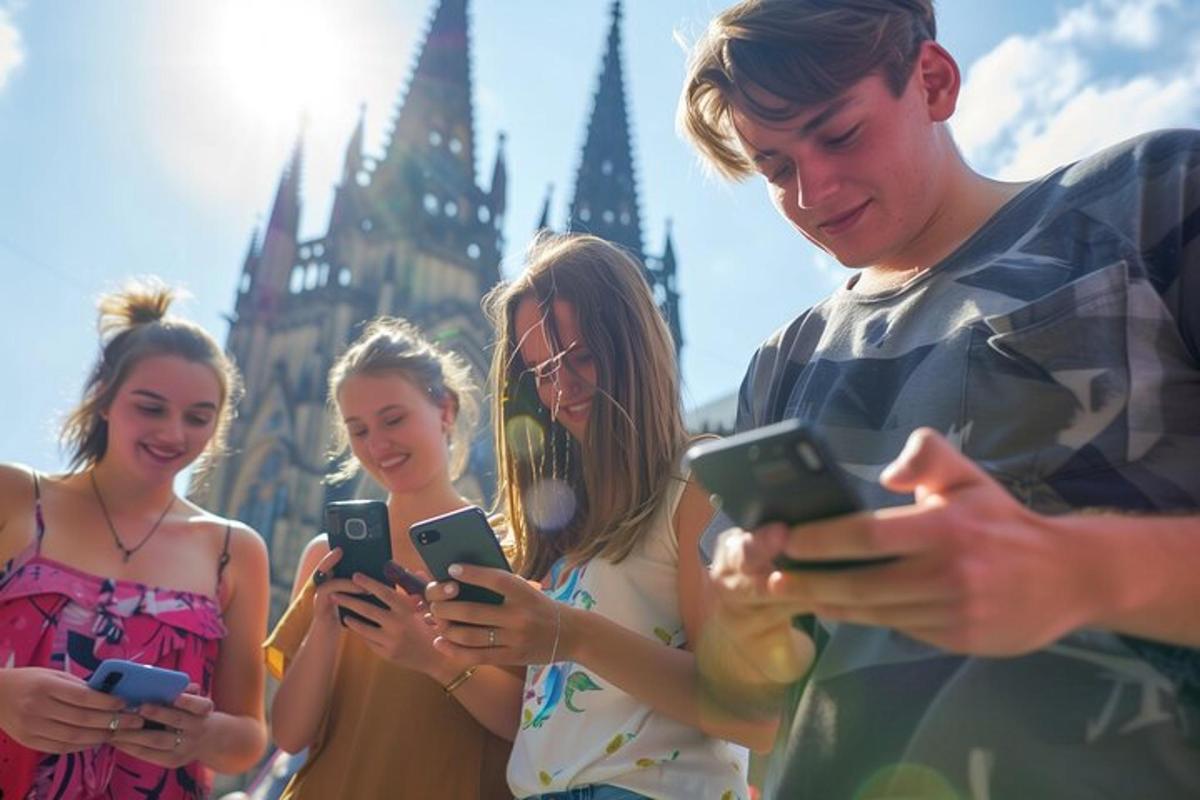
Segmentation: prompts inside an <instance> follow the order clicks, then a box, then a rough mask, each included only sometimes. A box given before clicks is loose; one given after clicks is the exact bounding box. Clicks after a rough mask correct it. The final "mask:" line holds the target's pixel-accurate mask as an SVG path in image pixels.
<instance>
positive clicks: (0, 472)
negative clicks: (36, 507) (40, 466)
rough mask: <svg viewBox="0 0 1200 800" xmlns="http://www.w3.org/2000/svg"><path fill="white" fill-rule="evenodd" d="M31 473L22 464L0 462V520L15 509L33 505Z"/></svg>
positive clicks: (30, 470) (32, 473) (29, 469)
mask: <svg viewBox="0 0 1200 800" xmlns="http://www.w3.org/2000/svg"><path fill="white" fill-rule="evenodd" d="M33 475H34V472H33V470H32V469H31V468H29V467H27V466H25V465H24V464H0V520H3V519H4V517H5V516H6V515H8V514H11V513H12V512H13V511H15V510H17V509H20V508H32V507H33Z"/></svg>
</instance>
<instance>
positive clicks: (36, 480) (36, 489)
mask: <svg viewBox="0 0 1200 800" xmlns="http://www.w3.org/2000/svg"><path fill="white" fill-rule="evenodd" d="M31 471H32V472H33V520H34V522H35V523H36V525H37V547H36V552H38V553H40V552H42V537H43V536H45V534H46V520H45V517H43V516H42V482H41V478H40V477H39V476H38V472H37V470H36V469H35V470H31Z"/></svg>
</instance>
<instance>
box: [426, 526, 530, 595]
mask: <svg viewBox="0 0 1200 800" xmlns="http://www.w3.org/2000/svg"><path fill="white" fill-rule="evenodd" d="M408 535H409V536H410V537H412V543H413V546H414V547H416V548H417V552H418V553H419V554H420V555H421V559H422V560H423V561H424V562H425V566H427V567H429V574H430V575H432V576H433V577H434V578H435V579H436V580H439V581H448V580H454V579H453V578H451V577H450V573H449V572H448V571H447V570H448V569H449V567H450V565H451V564H475V565H477V566H480V567H495V568H496V569H503V570H507V571H509V572H512V567H510V566H509V564H508V559H507V558H506V557H505V556H504V550H502V549H501V547H500V542H499V541H498V540H497V539H496V532H495V531H493V530H492V526H491V525H489V524H488V521H487V515H486V514H484V513H483V509H481V508H479V507H477V506H469V507H467V508H461V509H459V510H458V511H452V512H450V513H449V514H442V515H441V516H439V517H433V518H432V519H427V520H422V521H421V522H418V523H416V524H415V525H413V526H412V527H411V528H409V530H408ZM458 584H459V592H458V597H456V598H455V599H456V600H466V601H468V602H472V603H492V604H493V605H498V604H500V603H503V602H504V598H503V597H502V596H501V595H498V594H496V593H495V592H493V591H492V590H490V589H484V588H483V587H482V586H473V585H472V584H469V583H463V582H462V581H459V582H458Z"/></svg>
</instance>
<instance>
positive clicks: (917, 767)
mask: <svg viewBox="0 0 1200 800" xmlns="http://www.w3.org/2000/svg"><path fill="white" fill-rule="evenodd" d="M854 797H855V800H884V798H888V799H889V800H894V798H899V797H911V798H914V800H961V796H960V795H959V794H958V792H956V791H954V787H953V786H952V785H951V784H950V781H948V780H947V779H946V777H945V776H943V775H942V774H941V773H940V772H938V771H937V770H935V769H933V768H932V767H927V766H925V765H924V764H912V763H903V762H901V763H899V764H891V765H889V766H887V767H884V768H883V769H881V770H879V772H876V773H875V774H874V775H872V776H871V778H870V779H868V780H867V782H866V783H865V784H863V787H862V788H861V789H859V791H858V792H857V793H856V794H855V795H854Z"/></svg>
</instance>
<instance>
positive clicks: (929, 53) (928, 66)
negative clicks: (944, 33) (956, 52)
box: [914, 41, 962, 122]
mask: <svg viewBox="0 0 1200 800" xmlns="http://www.w3.org/2000/svg"><path fill="white" fill-rule="evenodd" d="M914 70H915V73H916V74H915V76H914V77H915V78H916V80H917V81H918V82H919V83H920V88H921V92H922V94H923V96H924V98H925V106H926V108H927V109H928V110H929V118H930V119H931V120H932V121H933V122H945V121H946V120H948V119H950V117H951V116H952V115H953V114H954V110H955V108H957V107H958V93H959V91H960V90H961V89H962V73H961V72H959V69H958V62H956V61H955V60H954V56H952V55H950V53H948V52H947V51H946V48H944V47H942V46H941V45H940V44H938V43H937V42H933V41H926V42H922V43H921V50H920V52H919V53H918V54H917V63H916V66H915V68H914Z"/></svg>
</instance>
